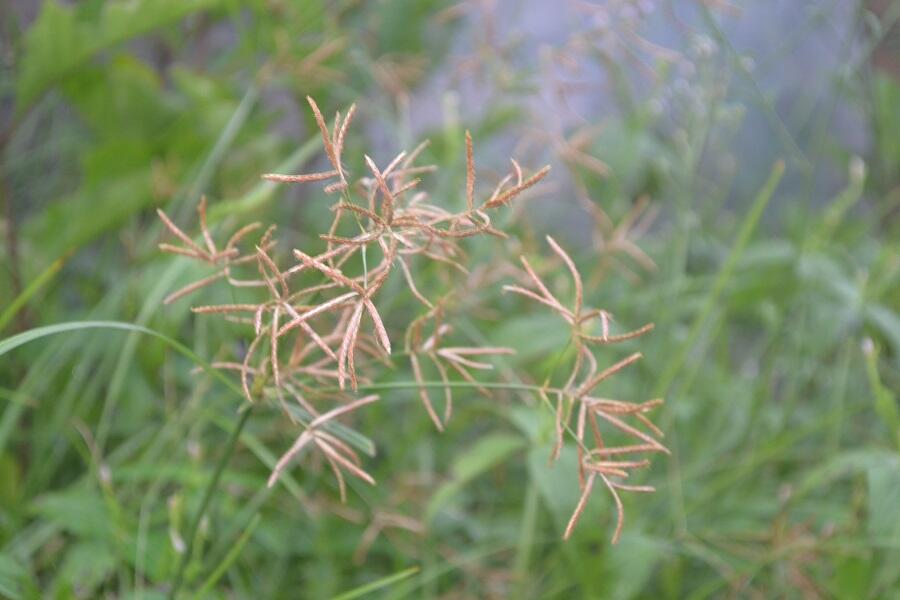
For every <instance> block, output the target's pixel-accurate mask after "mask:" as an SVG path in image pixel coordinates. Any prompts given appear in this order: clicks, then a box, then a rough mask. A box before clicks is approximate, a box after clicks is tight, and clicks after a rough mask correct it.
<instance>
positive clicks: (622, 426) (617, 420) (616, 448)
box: [504, 236, 669, 543]
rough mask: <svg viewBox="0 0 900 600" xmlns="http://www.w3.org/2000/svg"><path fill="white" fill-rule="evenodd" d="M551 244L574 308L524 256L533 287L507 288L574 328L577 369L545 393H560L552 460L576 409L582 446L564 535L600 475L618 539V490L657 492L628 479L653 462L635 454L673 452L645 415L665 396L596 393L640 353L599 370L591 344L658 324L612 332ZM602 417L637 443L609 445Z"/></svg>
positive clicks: (620, 508) (565, 259)
mask: <svg viewBox="0 0 900 600" xmlns="http://www.w3.org/2000/svg"><path fill="white" fill-rule="evenodd" d="M547 243H549V244H550V247H551V248H552V249H553V252H554V253H556V255H557V256H559V258H560V259H561V260H562V262H563V263H564V264H565V265H566V268H567V269H568V271H569V273H570V274H571V276H572V280H573V284H574V288H575V298H574V302H573V306H572V307H571V308H570V307H567V306H565V305H564V304H563V303H562V302H560V300H559V299H558V298H557V297H556V296H555V295H554V294H553V293H552V292H551V291H550V290H549V288H548V287H547V285H546V284H545V283H544V282H543V281H542V280H541V278H540V277H539V276H538V275H537V273H536V271H535V270H534V268H532V266H531V264H530V263H529V262H528V260H527V259H526V258H525V257H524V256H523V257H521V261H522V266H523V267H524V269H525V275H526V279H527V280H528V282H529V283H530V284H531V286H532V287H533V289H528V288H525V287H521V286H518V285H507V286H504V290H505V291H508V292H513V293H516V294H520V295H522V296H525V297H526V298H529V299H530V300H534V301H536V302H539V303H541V304H543V305H544V306H547V307H549V308H551V309H553V310H554V311H555V312H556V313H557V314H558V315H559V316H560V317H562V318H563V320H565V322H566V323H568V325H569V327H570V330H571V339H572V343H573V345H574V346H575V350H576V353H575V361H574V364H573V366H572V370H571V372H570V374H569V376H568V378H567V380H566V382H565V384H564V385H563V386H562V387H560V388H555V389H553V390H547V392H545V394H551V395H553V396H555V397H556V444H555V446H554V450H553V459H556V458H558V457H559V454H560V451H561V449H562V446H563V441H564V440H563V435H564V432H565V431H566V430H570V421H571V418H572V415H573V413H576V412H577V416H576V419H575V420H576V424H575V438H576V442H577V444H578V469H579V473H578V475H579V481H580V484H581V489H582V494H581V499H580V500H579V502H578V505H577V506H576V507H575V511H574V513H573V514H572V518H571V519H570V521H569V524H568V526H567V527H566V531H565V534H564V537H565V538H568V537H569V536H570V535H571V534H572V531H573V529H574V528H575V525H576V524H577V523H578V520H579V518H580V517H581V514H582V512H583V511H584V508H585V506H586V504H587V500H588V497H589V496H590V494H591V491H592V490H593V488H594V482H595V479H596V478H597V477H599V478H600V480H601V481H602V482H603V483H604V485H606V487H607V488H608V489H609V491H610V492H611V493H612V496H613V500H614V501H615V503H616V512H617V522H616V529H615V532H614V534H613V538H612V541H613V543H616V542H617V541H618V539H619V536H620V534H621V532H622V525H623V523H624V518H625V512H624V508H623V506H622V500H621V499H620V497H619V491H633V492H652V491H654V489H653V488H652V487H651V486H644V485H631V484H627V483H623V480H624V479H626V478H627V477H628V476H629V475H630V472H631V470H632V469H637V468H642V467H646V466H648V465H649V464H650V461H649V459H646V458H632V457H633V456H634V455H638V456H641V455H645V454H648V453H654V452H664V453H668V452H669V451H668V450H667V449H666V447H665V446H663V445H662V444H661V443H660V442H659V441H658V440H657V438H661V437H662V436H663V434H662V431H660V430H659V428H657V427H656V426H655V425H654V424H653V423H652V422H651V421H650V420H649V419H648V418H647V416H646V413H647V412H649V411H650V410H652V409H653V408H655V407H657V406H659V405H660V404H662V400H650V401H648V402H643V403H631V402H622V401H618V400H608V399H605V398H599V397H597V396H595V395H594V390H595V388H596V387H597V386H598V385H599V384H600V383H601V382H603V381H605V380H606V379H608V378H609V377H611V376H613V375H614V374H616V373H618V372H619V371H621V370H622V369H624V368H625V367H627V366H628V365H631V364H632V363H634V362H636V361H638V360H639V359H640V358H641V354H640V353H635V354H632V355H630V356H628V357H626V358H624V359H622V360H620V361H619V362H617V363H615V364H613V365H612V366H610V367H607V368H606V369H603V370H600V368H599V366H598V363H597V359H596V358H595V357H594V353H593V351H592V350H591V346H592V345H605V344H615V343H618V342H623V341H626V340H630V339H633V338H636V337H639V336H641V335H644V334H645V333H647V332H649V331H650V330H651V329H653V325H652V324H648V325H645V326H643V327H641V328H639V329H635V330H634V331H628V332H625V333H620V334H616V335H612V334H611V333H610V321H611V318H612V317H611V315H610V314H609V313H608V312H606V311H605V310H596V309H586V308H585V306H584V285H583V283H582V278H581V274H580V273H579V272H578V269H577V268H576V266H575V262H574V261H573V260H572V258H571V257H570V256H569V255H568V254H567V253H566V252H565V250H563V249H562V248H561V247H560V246H559V244H557V242H556V241H555V240H554V239H553V238H552V237H549V236H548V237H547ZM592 328H593V330H596V329H597V328H599V334H597V333H591V331H592ZM629 416H630V417H634V418H635V419H636V420H637V421H638V422H639V423H640V424H641V425H644V426H645V427H646V428H647V429H649V430H650V433H647V432H645V431H642V430H641V429H639V428H638V427H637V426H635V425H631V424H629V423H627V422H626V421H625V420H624V419H625V417H629ZM600 421H605V422H606V423H608V424H609V425H611V426H612V427H613V428H614V429H616V430H618V431H619V432H621V433H623V434H625V435H626V436H628V437H630V438H632V439H633V440H634V442H636V443H630V444H626V445H609V444H608V443H607V442H606V440H605V439H604V436H603V434H602V433H601V428H600ZM588 428H590V435H589V434H588V432H587V429H588ZM591 446H593V447H591Z"/></svg>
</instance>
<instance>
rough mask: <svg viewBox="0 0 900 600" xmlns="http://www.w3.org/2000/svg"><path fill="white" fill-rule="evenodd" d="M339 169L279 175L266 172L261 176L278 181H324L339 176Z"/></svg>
mask: <svg viewBox="0 0 900 600" xmlns="http://www.w3.org/2000/svg"><path fill="white" fill-rule="evenodd" d="M337 175H338V172H337V170H331V171H322V172H320V173H306V174H301V175H279V174H278V173H266V174H264V175H262V176H261V177H262V178H263V179H266V180H268V181H275V182H277V183H309V182H313V181H324V180H326V179H331V178H332V177H337Z"/></svg>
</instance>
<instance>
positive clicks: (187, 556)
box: [169, 406, 253, 600]
mask: <svg viewBox="0 0 900 600" xmlns="http://www.w3.org/2000/svg"><path fill="white" fill-rule="evenodd" d="M252 412H253V407H252V406H248V407H247V408H246V409H245V410H244V412H243V414H242V415H241V418H240V420H239V421H238V423H237V426H235V428H234V429H233V430H232V432H231V435H230V436H229V437H228V442H227V445H226V447H225V453H224V454H222V458H220V459H219V462H218V464H217V465H216V470H215V472H214V473H213V476H212V478H211V479H210V480H209V483H207V484H206V491H205V492H204V493H203V501H202V502H201V503H200V508H199V509H198V510H197V514H196V515H194V520H193V522H192V523H191V527H190V530H189V532H188V536H187V548H185V550H184V554H182V555H181V561H180V562H179V564H178V572H177V573H176V574H175V579H174V581H173V582H172V589H171V590H169V600H175V598H176V597H177V596H178V591H179V590H180V589H181V584H182V582H183V581H184V572H185V570H186V569H187V565H188V563H189V562H190V561H191V555H192V554H193V550H194V540H195V538H196V537H197V531H198V530H199V529H200V522H201V521H202V520H203V516H204V515H205V514H206V510H207V509H208V508H209V503H210V501H211V500H212V497H213V494H215V492H216V489H217V488H218V487H219V480H220V479H221V478H222V473H223V472H224V471H225V465H227V464H228V461H229V460H230V459H231V455H232V454H234V449H235V447H237V442H238V439H239V438H240V437H241V432H242V431H243V430H244V426H245V425H246V424H247V421H248V420H250V414H251V413H252Z"/></svg>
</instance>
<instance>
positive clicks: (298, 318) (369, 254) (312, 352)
mask: <svg viewBox="0 0 900 600" xmlns="http://www.w3.org/2000/svg"><path fill="white" fill-rule="evenodd" d="M307 101H308V102H309V106H310V108H311V110H312V113H313V116H314V118H315V122H316V125H317V127H318V129H319V132H320V134H321V136H322V142H323V145H324V152H325V156H326V157H327V159H328V162H329V163H330V167H331V168H330V169H328V170H324V171H319V172H314V173H306V174H299V175H285V174H274V173H273V174H266V175H263V178H264V179H267V180H270V181H275V182H280V183H315V182H318V183H322V184H323V186H324V191H325V193H326V194H334V195H336V196H337V200H336V201H335V202H334V203H333V204H332V206H331V210H332V212H333V213H334V219H333V221H332V225H331V227H330V228H329V230H328V232H327V233H325V234H322V235H321V236H320V238H321V240H322V241H323V242H324V243H325V246H326V247H325V250H324V251H322V252H319V253H312V252H309V251H308V250H305V249H304V250H301V249H298V248H295V249H293V251H292V253H291V255H292V257H293V258H294V259H295V262H294V263H293V264H291V265H289V266H287V267H281V266H279V265H278V263H277V261H276V254H275V241H274V227H273V228H270V229H269V230H267V231H266V232H265V233H264V234H263V235H262V236H261V237H260V239H259V240H257V241H256V243H255V244H254V245H253V246H252V247H251V248H239V247H238V246H239V243H240V242H243V241H244V240H245V239H246V238H247V237H248V236H249V234H251V233H253V232H254V231H257V230H258V229H260V227H261V226H260V225H259V224H258V223H254V224H252V225H249V226H247V227H244V228H241V229H240V230H239V231H238V232H237V233H235V234H234V235H233V236H232V238H231V239H230V240H229V241H228V243H227V244H226V245H225V247H224V249H222V250H219V249H218V247H217V246H216V244H215V243H214V242H213V236H212V234H211V232H210V230H209V227H208V225H207V221H206V201H205V199H204V200H201V202H200V205H199V208H198V212H199V216H200V229H201V235H202V238H203V244H204V245H203V246H202V245H201V244H198V243H196V242H194V241H193V240H192V239H191V238H190V237H189V236H188V235H187V234H185V233H184V232H183V231H182V230H181V229H179V228H178V227H177V226H176V225H175V224H174V223H173V222H172V221H171V220H170V219H169V218H168V216H166V215H165V213H163V212H162V211H159V216H160V218H161V219H162V221H163V223H164V224H165V226H166V227H167V228H168V230H169V231H170V232H171V233H172V234H173V235H174V236H175V237H176V238H178V239H179V240H180V241H181V242H182V245H180V246H174V245H171V244H161V245H160V248H161V249H162V250H163V251H166V252H172V253H177V254H180V255H184V256H188V257H190V258H193V259H196V260H198V261H200V262H202V263H205V264H207V265H210V266H212V267H214V268H215V269H216V271H215V272H214V273H213V274H211V275H209V276H207V277H204V278H202V279H201V280H199V281H197V282H195V283H192V284H190V285H188V286H186V287H184V288H182V289H181V290H179V291H177V292H175V293H174V294H172V295H171V296H169V297H168V298H167V299H166V302H172V301H174V300H177V299H179V298H182V297H184V296H187V295H190V294H192V293H194V292H197V291H198V290H200V289H202V288H205V287H206V286H208V285H210V284H212V283H214V282H217V281H219V280H225V281H227V283H229V284H230V285H231V286H233V287H235V288H242V293H243V294H245V295H246V294H255V295H254V296H253V298H252V300H249V301H246V302H233V303H228V304H213V305H200V306H194V307H193V308H192V310H193V311H194V312H196V313H203V314H218V315H223V316H225V317H227V318H229V319H230V320H233V321H235V322H238V323H244V324H247V325H248V326H251V327H252V330H253V335H252V338H251V340H250V342H249V344H248V346H247V348H246V351H245V352H244V354H243V356H242V357H239V360H237V361H222V362H218V363H216V366H218V367H221V368H223V369H228V370H233V371H237V372H238V373H239V375H240V381H241V388H242V390H243V392H244V395H245V396H246V398H247V401H248V402H255V401H257V400H258V399H259V398H260V397H269V398H275V399H277V400H278V401H279V402H280V403H281V405H282V406H283V407H284V409H285V412H286V413H287V414H288V415H289V416H290V417H291V418H292V419H293V420H296V421H299V423H300V425H301V426H302V428H303V432H302V433H301V434H300V436H299V437H298V438H297V440H296V442H295V443H294V445H293V446H292V447H291V449H290V450H288V451H287V452H286V453H285V454H284V455H283V456H282V458H281V460H280V461H279V462H278V465H277V466H276V467H275V469H274V471H273V472H272V476H271V479H270V485H271V484H274V483H275V481H277V480H278V478H279V477H280V475H281V474H282V473H283V472H284V470H285V469H286V468H287V466H288V465H289V464H290V463H291V462H292V461H293V460H294V459H295V457H296V456H297V455H298V454H299V453H300V452H301V451H302V450H304V449H306V448H308V447H313V448H316V449H317V450H319V451H320V452H321V453H322V455H323V456H324V457H325V458H326V460H327V461H328V463H329V465H330V466H331V468H332V470H333V471H334V473H335V477H336V478H337V480H338V483H339V485H340V488H341V493H342V495H343V493H344V491H343V490H344V480H343V475H342V473H344V472H347V473H350V474H352V475H354V476H357V477H359V478H361V479H363V480H365V481H369V482H370V483H371V482H373V481H374V480H372V478H371V477H370V476H369V475H368V474H367V473H366V472H365V471H364V470H363V469H362V467H361V466H360V462H359V459H358V457H357V455H356V454H355V453H354V451H353V450H352V449H351V448H350V446H348V445H347V444H346V443H344V442H342V441H341V440H340V439H339V438H338V437H337V436H336V435H335V434H334V433H333V432H330V431H329V430H328V428H327V427H326V426H327V425H328V424H330V423H331V422H332V420H334V419H336V418H337V417H340V416H343V415H346V414H348V413H350V412H352V411H354V410H356V409H357V408H359V407H361V406H363V405H365V404H369V403H371V402H374V401H375V399H376V398H377V397H375V396H367V397H365V398H363V399H361V400H352V396H350V397H348V396H347V395H346V394H344V393H343V392H338V393H323V392H322V389H323V388H324V389H328V388H331V387H332V386H334V384H335V383H337V386H338V388H339V389H340V390H344V389H345V388H347V387H348V385H349V388H350V389H352V390H353V391H355V390H357V389H358V387H359V386H360V384H361V383H365V382H367V381H369V373H370V372H374V367H375V366H376V365H378V364H384V363H385V362H388V364H390V363H389V358H388V357H389V356H390V354H391V351H392V344H391V333H390V332H391V329H389V328H388V325H387V324H386V322H385V319H384V318H383V317H382V314H381V312H380V310H379V307H378V306H377V304H376V300H377V296H378V293H379V291H380V290H381V289H382V287H383V285H384V284H385V282H386V281H387V280H388V278H389V277H390V276H391V275H392V274H393V273H394V272H395V270H399V271H400V276H401V277H402V279H403V281H405V283H406V284H407V286H408V288H409V290H410V292H411V294H412V296H413V298H415V299H416V300H417V301H418V302H420V303H421V304H423V305H425V306H426V309H427V312H426V315H425V317H423V318H418V319H412V320H410V321H409V322H408V323H407V324H406V326H407V333H406V339H407V340H408V342H407V347H406V349H407V352H408V355H407V356H408V358H409V361H410V365H411V369H412V371H413V372H414V373H415V375H416V379H417V381H419V382H422V370H421V367H420V360H421V358H420V356H421V357H427V360H430V361H431V362H432V363H433V364H434V365H435V366H436V368H437V369H438V371H439V373H440V375H441V381H443V382H444V383H445V384H446V385H447V386H448V387H447V388H446V391H447V404H446V406H445V409H444V416H443V419H441V418H438V417H437V414H436V413H435V411H434V410H433V408H432V406H431V402H430V401H429V400H428V397H427V394H426V393H425V391H424V387H423V392H422V394H423V399H424V400H425V406H426V409H427V410H428V412H429V415H430V416H431V417H432V419H433V420H434V423H435V425H436V426H437V427H438V428H439V429H442V428H443V426H444V423H445V422H446V420H447V419H448V418H449V417H450V414H451V411H452V404H451V396H450V392H449V381H450V380H449V375H448V372H454V373H456V374H458V375H459V376H461V377H462V378H463V379H464V380H465V381H467V382H471V383H473V384H476V385H477V381H476V380H475V378H474V377H473V376H472V374H471V371H472V370H486V369H489V368H491V365H490V364H488V363H486V362H484V361H483V358H481V357H486V356H490V355H496V354H506V353H510V352H511V350H509V349H506V348H481V347H466V346H444V345H443V344H442V343H438V342H439V341H441V342H442V338H443V336H444V335H446V334H447V333H448V332H449V326H448V325H446V324H439V325H438V330H439V331H437V332H436V334H435V335H434V336H432V338H430V340H431V341H428V340H422V339H421V331H420V330H421V326H422V324H423V323H424V322H425V320H427V319H429V318H435V317H436V316H438V311H437V310H436V307H438V306H440V304H441V302H440V301H439V300H437V299H435V300H430V299H428V298H427V297H426V296H425V294H423V293H422V291H421V289H420V288H419V286H417V285H416V283H415V275H414V269H413V268H412V264H413V262H414V261H415V260H416V259H417V257H420V258H421V259H424V260H428V261H432V262H436V263H438V264H442V265H445V266H446V267H449V268H451V269H454V270H459V271H463V272H465V271H466V268H465V266H464V261H465V253H464V251H463V249H462V247H461V246H460V244H461V242H462V240H463V239H464V238H468V237H471V236H476V235H482V234H486V235H493V236H498V237H505V234H503V233H502V232H501V231H499V230H497V229H496V228H495V227H494V226H493V225H492V224H491V219H490V216H489V213H490V212H491V211H494V210H496V209H499V208H501V207H503V206H505V205H507V204H509V203H510V202H512V201H513V200H514V199H515V198H516V197H518V196H519V195H521V194H522V193H523V192H525V191H526V190H528V189H529V188H531V187H532V186H534V185H535V184H536V183H538V182H539V181H540V180H541V179H543V178H544V177H545V176H546V175H547V173H548V171H549V167H545V168H543V169H541V170H539V171H538V172H536V173H534V174H532V175H530V176H525V174H524V173H523V171H522V168H521V167H520V166H519V165H518V163H516V162H515V161H513V163H512V164H513V171H512V172H511V173H510V174H509V175H508V176H507V177H505V178H504V179H503V180H502V181H501V182H500V183H499V185H497V186H496V188H495V189H494V191H493V193H491V194H490V196H488V197H487V198H486V199H484V200H483V201H482V202H476V197H475V191H476V190H475V183H476V182H475V164H474V156H473V155H474V152H473V149H472V138H471V135H469V134H468V133H467V134H466V201H465V207H464V208H462V209H461V210H458V211H453V210H450V209H448V208H446V207H443V206H439V205H437V204H433V203H431V202H430V200H429V197H428V195H427V194H426V193H425V192H422V191H419V190H418V189H417V186H418V184H419V183H420V179H418V177H419V176H421V175H423V174H425V173H428V172H431V171H433V170H434V167H433V166H431V165H426V166H419V165H416V164H415V160H416V159H417V158H418V157H419V156H420V154H421V153H422V151H423V150H424V149H425V147H426V145H425V144H422V145H420V146H419V147H418V148H416V149H415V150H414V151H413V152H411V153H409V154H406V153H404V152H401V153H400V154H398V155H397V156H396V157H395V158H394V159H393V160H391V161H390V162H389V163H388V164H387V166H385V167H383V168H381V167H379V166H378V164H377V163H376V161H375V160H373V159H372V158H371V157H369V156H364V157H362V158H363V161H362V162H363V163H364V164H365V167H366V168H367V170H368V173H367V174H366V175H365V176H363V177H359V178H358V179H355V180H354V179H353V178H352V177H351V174H350V172H349V171H348V168H347V167H346V166H345V164H344V162H343V161H344V149H345V142H346V138H347V132H348V129H349V126H350V124H351V122H352V121H353V118H354V115H355V114H356V107H355V105H354V106H351V107H350V109H349V110H348V111H347V113H346V115H344V116H343V117H342V116H341V114H340V113H338V114H337V115H336V116H335V118H334V122H333V123H334V124H333V126H331V127H329V125H328V123H327V122H326V119H325V117H324V116H323V114H322V112H321V110H320V109H319V107H318V105H317V104H316V103H315V101H314V100H313V99H312V98H307ZM348 230H349V231H350V233H349V234H348V233H347V231H348ZM253 266H255V267H256V270H257V273H255V274H254V276H253V277H252V278H250V277H249V276H248V277H246V278H243V279H239V278H238V277H236V276H235V275H234V273H233V269H235V268H237V267H243V268H244V269H245V270H249V269H250V268H252V267H253ZM360 267H361V272H360ZM311 279H312V282H311ZM438 320H440V317H438ZM367 322H368V323H370V326H368V325H367ZM361 357H364V358H365V360H364V361H363V362H362V363H361V362H360V361H361ZM363 371H365V372H363ZM483 391H485V392H487V390H483ZM291 401H293V402H296V405H299V407H300V409H301V410H302V411H303V415H305V417H304V418H298V417H297V415H296V411H292V410H291V407H290V406H289V405H288V404H289V402H291ZM323 403H326V404H327V405H330V407H331V408H330V409H328V410H323V409H322V405H323Z"/></svg>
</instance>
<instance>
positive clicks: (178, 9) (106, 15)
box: [16, 0, 224, 114]
mask: <svg viewBox="0 0 900 600" xmlns="http://www.w3.org/2000/svg"><path fill="white" fill-rule="evenodd" d="M223 3H224V2H223V0H180V1H178V2H172V1H171V0H140V1H131V2H105V3H103V5H102V8H101V9H100V10H99V11H98V12H97V14H86V13H87V12H88V11H82V12H81V13H79V11H78V10H77V9H74V8H72V7H69V6H65V5H63V4H60V3H59V2H57V1H56V0H47V2H45V3H44V6H43V9H42V11H41V14H40V15H39V16H38V19H37V21H36V22H35V23H34V25H33V26H32V27H31V28H30V29H29V30H28V33H27V35H26V38H25V48H24V52H23V53H22V57H23V58H22V64H21V65H20V71H19V72H20V75H19V80H18V83H17V86H16V110H17V112H18V113H19V114H21V113H23V112H24V111H25V110H26V109H27V108H28V107H29V106H30V105H31V104H32V103H33V102H34V101H35V100H37V99H38V98H39V97H40V96H41V95H43V94H44V93H45V92H46V91H47V90H48V89H49V88H50V87H52V86H53V85H54V84H56V83H57V82H59V81H60V80H61V79H62V78H63V77H65V76H66V75H68V74H69V73H71V72H73V71H74V70H76V69H78V68H79V67H80V66H81V65H82V64H84V63H85V62H86V61H88V60H90V59H91V58H92V57H93V56H95V55H96V54H97V53H98V52H101V51H103V50H106V49H109V48H112V47H114V46H116V45H118V44H121V43H123V42H125V41H128V40H130V39H133V38H136V37H138V36H140V35H143V34H145V33H147V32H149V31H152V30H154V29H157V28H160V27H164V26H166V25H170V24H172V23H175V22H177V21H180V20H181V19H183V18H184V17H186V16H188V15H190V14H192V13H195V12H197V11H199V10H203V9H207V8H211V7H215V6H217V5H220V4H223Z"/></svg>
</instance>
